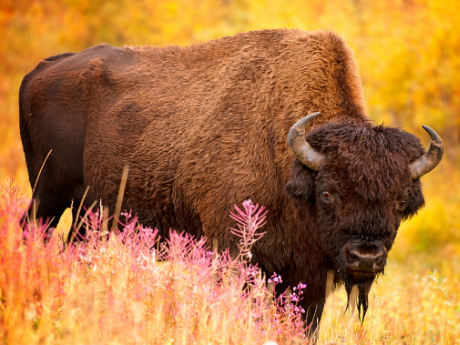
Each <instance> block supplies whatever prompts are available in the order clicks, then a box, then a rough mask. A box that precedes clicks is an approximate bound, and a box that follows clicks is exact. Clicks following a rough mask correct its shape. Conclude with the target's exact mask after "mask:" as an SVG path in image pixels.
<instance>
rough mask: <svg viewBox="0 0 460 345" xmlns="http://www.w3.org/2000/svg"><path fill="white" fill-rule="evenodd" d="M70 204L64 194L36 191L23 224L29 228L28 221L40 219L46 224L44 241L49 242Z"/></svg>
mask: <svg viewBox="0 0 460 345" xmlns="http://www.w3.org/2000/svg"><path fill="white" fill-rule="evenodd" d="M69 206H70V202H67V200H65V199H64V198H62V196H60V195H56V194H54V193H35V197H34V200H33V202H32V203H31V205H30V207H29V210H28V211H27V213H26V215H25V216H24V217H23V219H22V221H21V224H22V226H23V228H24V229H25V230H27V222H28V221H29V222H31V221H35V220H39V221H41V222H42V223H43V224H44V225H45V226H46V231H45V234H44V241H45V242H47V241H48V240H49V239H50V238H51V236H52V235H53V232H54V229H55V228H56V227H57V225H58V223H59V219H60V218H61V216H62V214H63V213H64V211H65V209H66V208H67V207H69Z"/></svg>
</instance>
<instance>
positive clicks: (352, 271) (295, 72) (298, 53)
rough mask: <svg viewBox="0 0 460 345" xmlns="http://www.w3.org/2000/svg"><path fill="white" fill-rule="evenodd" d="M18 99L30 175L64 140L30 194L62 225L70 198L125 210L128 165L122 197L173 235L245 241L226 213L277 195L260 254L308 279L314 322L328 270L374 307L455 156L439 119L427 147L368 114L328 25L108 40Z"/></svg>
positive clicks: (345, 52)
mask: <svg viewBox="0 0 460 345" xmlns="http://www.w3.org/2000/svg"><path fill="white" fill-rule="evenodd" d="M19 103H20V129H21V138H22V142H23V145H24V152H25V156H26V160H27V168H28V171H29V178H30V183H31V185H32V186H33V185H34V184H35V183H36V181H37V177H38V174H39V171H40V169H41V167H42V164H43V162H44V160H45V158H46V157H47V155H48V153H49V152H50V150H52V152H51V154H50V155H49V158H48V160H47V162H46V164H44V168H43V171H42V172H41V175H40V178H39V179H38V183H37V187H36V189H35V193H34V195H33V197H34V198H37V199H39V200H40V203H39V206H38V209H37V210H36V214H37V217H42V218H43V219H51V222H50V227H51V228H52V227H55V226H56V224H57V222H58V220H59V217H60V216H61V214H62V213H63V211H64V210H65V209H66V208H67V207H69V206H70V205H71V203H72V202H73V203H74V205H78V204H79V203H80V202H83V204H84V205H85V206H86V207H88V206H90V205H91V204H92V202H93V201H95V200H97V201H99V200H100V201H101V202H102V203H103V204H104V205H105V206H107V207H109V209H110V210H114V209H115V203H116V199H117V194H118V190H119V184H120V180H121V176H122V171H123V168H124V167H125V166H126V165H127V166H129V177H128V180H127V185H126V192H125V194H124V200H123V209H127V210H129V209H132V210H133V212H135V213H136V214H137V215H138V217H139V221H140V222H141V223H142V224H144V225H149V226H151V227H156V228H158V230H159V231H160V234H161V235H162V236H167V235H168V231H169V229H170V228H173V229H177V230H185V231H187V232H189V233H191V234H193V235H195V236H206V237H207V238H210V239H217V240H218V243H219V247H220V248H221V249H223V248H227V247H229V248H230V249H231V250H235V248H236V244H237V242H238V241H237V239H236V238H235V237H234V236H233V235H232V234H231V232H230V227H231V226H232V225H233V224H232V220H231V219H230V218H229V216H228V214H229V211H230V210H232V205H233V204H234V203H238V202H241V201H242V200H245V199H248V198H250V199H252V200H254V201H256V202H257V203H259V204H262V205H265V206H266V207H267V209H268V210H269V213H268V218H267V225H266V227H265V228H264V231H266V235H265V236H264V237H263V238H262V239H261V240H260V241H259V242H257V243H256V245H255V246H254V247H253V250H252V254H253V256H252V260H253V261H254V262H256V263H258V264H259V265H260V267H261V268H262V269H263V271H265V272H266V273H267V274H268V276H270V275H271V274H273V272H276V273H278V274H281V275H282V277H283V280H284V283H283V284H284V285H283V286H282V287H287V286H293V285H295V284H297V283H299V282H303V283H306V284H307V290H306V294H305V299H304V300H303V301H302V306H303V307H304V308H305V309H306V310H308V311H307V321H308V322H313V329H315V328H316V326H317V324H318V322H319V319H320V317H321V313H322V310H323V306H324V303H325V290H326V281H327V275H328V273H327V272H328V271H329V272H333V273H334V283H335V284H336V285H339V284H341V283H344V284H345V287H346V289H347V291H348V293H349V294H350V292H351V291H353V290H354V289H352V287H353V286H357V291H358V306H359V307H360V309H361V308H362V309H363V311H364V313H365V311H366V309H367V305H368V302H367V296H368V293H369V290H370V287H371V284H372V282H373V280H374V278H375V277H376V275H378V274H379V273H382V272H383V270H384V267H385V264H386V260H387V254H388V251H389V250H390V249H391V247H392V244H393V241H394V239H395V236H396V232H397V230H398V228H399V226H400V223H401V221H403V220H405V219H407V218H409V217H411V216H412V215H414V214H416V212H417V210H418V209H419V208H420V207H422V206H423V204H424V199H423V194H422V189H421V184H420V177H421V176H423V175H424V174H426V173H427V172H429V171H430V170H431V169H433V168H434V167H435V166H436V165H437V164H438V163H439V162H440V161H441V158H442V155H443V145H442V140H441V139H440V138H439V136H438V135H437V134H436V133H435V132H434V131H433V130H431V129H429V128H428V127H425V129H426V130H427V131H428V133H429V134H430V136H431V139H432V142H431V146H430V149H429V151H428V152H427V153H425V151H424V150H423V148H422V146H421V144H420V141H419V139H417V138H416V137H415V136H413V135H412V134H409V133H406V132H404V131H402V130H400V129H397V128H388V127H383V126H375V125H374V124H373V123H372V122H371V121H370V120H369V118H368V117H367V115H366V109H365V105H364V99H363V92H362V87H361V82H360V77H359V75H358V70H357V66H356V62H355V60H354V57H353V53H352V51H351V50H350V48H348V47H347V45H346V44H345V43H344V41H343V40H342V39H341V38H340V37H339V36H337V35H335V34H334V33H331V32H324V31H316V32H302V31H297V30H265V31H257V32H248V33H244V34H238V35H236V36H233V37H226V38H222V39H218V40H215V41H210V42H207V43H202V44H196V45H193V46H190V47H185V48H181V47H176V46H171V47H164V48H159V47H123V48H115V47H112V46H110V45H107V44H101V45H98V46H96V47H93V48H89V49H87V50H85V51H83V52H81V53H78V54H73V53H67V54H63V55H57V56H53V57H50V58H48V59H45V60H43V61H41V62H40V63H39V64H38V65H37V67H36V68H35V69H34V70H33V71H32V72H30V73H29V74H27V75H26V76H25V78H24V80H23V82H22V85H21V89H20V101H19ZM314 112H321V115H320V116H316V114H313V115H310V116H307V117H305V116H306V115H308V114H311V113H314ZM299 119H300V121H299ZM87 186H89V191H88V194H87V195H86V197H85V198H83V196H84V193H85V190H86V188H87ZM83 199H84V200H83ZM77 209H78V208H77V207H75V208H74V217H75V216H76V210H77ZM329 275H330V273H329Z"/></svg>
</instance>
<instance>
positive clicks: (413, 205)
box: [403, 180, 425, 220]
mask: <svg viewBox="0 0 460 345" xmlns="http://www.w3.org/2000/svg"><path fill="white" fill-rule="evenodd" d="M423 206H425V198H424V197H423V193H422V184H421V183H420V180H415V181H414V182H413V186H412V190H411V195H410V197H409V199H408V200H407V206H406V209H405V210H404V214H403V219H404V220H405V219H409V218H410V217H412V216H413V215H416V214H417V211H418V210H419V209H420V208H422V207H423Z"/></svg>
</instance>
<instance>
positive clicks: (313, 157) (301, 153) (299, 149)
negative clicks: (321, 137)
mask: <svg viewBox="0 0 460 345" xmlns="http://www.w3.org/2000/svg"><path fill="white" fill-rule="evenodd" d="M319 114H320V113H313V114H310V115H307V116H305V117H304V118H302V119H300V120H299V121H297V122H296V124H295V125H294V126H292V127H291V129H290V130H289V135H288V143H289V147H290V148H291V150H292V152H293V153H294V155H295V156H296V158H297V159H298V160H299V161H300V162H301V163H302V164H304V165H305V166H307V167H308V168H310V169H312V170H315V171H318V170H319V168H320V167H321V164H322V162H323V161H324V156H323V155H322V154H320V153H318V152H316V151H315V150H314V149H313V148H312V147H311V146H310V144H309V143H307V142H306V141H305V138H304V136H305V127H306V126H307V125H308V123H309V122H310V121H311V120H313V119H314V118H315V117H316V116H318V115H319Z"/></svg>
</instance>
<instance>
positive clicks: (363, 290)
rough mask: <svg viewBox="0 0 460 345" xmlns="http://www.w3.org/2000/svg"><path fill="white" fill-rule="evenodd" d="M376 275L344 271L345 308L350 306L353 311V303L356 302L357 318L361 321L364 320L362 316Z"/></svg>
mask: <svg viewBox="0 0 460 345" xmlns="http://www.w3.org/2000/svg"><path fill="white" fill-rule="evenodd" d="M376 277H377V275H375V274H372V275H367V274H366V275H360V274H359V273H358V272H353V274H347V273H345V277H344V281H345V289H346V291H347V296H348V301H347V309H346V310H348V308H350V311H351V312H353V310H354V304H355V303H356V306H357V308H358V318H359V320H360V321H361V322H364V317H365V316H366V313H367V309H368V307H369V292H370V291H371V286H372V283H373V282H374V280H375V278H376ZM346 310H345V311H346Z"/></svg>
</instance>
